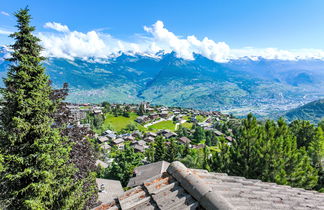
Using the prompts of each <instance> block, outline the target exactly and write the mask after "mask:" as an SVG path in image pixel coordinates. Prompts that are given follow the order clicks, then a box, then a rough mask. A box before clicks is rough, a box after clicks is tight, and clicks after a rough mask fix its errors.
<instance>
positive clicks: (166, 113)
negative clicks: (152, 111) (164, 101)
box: [160, 111, 169, 118]
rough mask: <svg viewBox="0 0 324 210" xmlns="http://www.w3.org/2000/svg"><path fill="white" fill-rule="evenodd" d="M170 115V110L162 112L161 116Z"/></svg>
mask: <svg viewBox="0 0 324 210" xmlns="http://www.w3.org/2000/svg"><path fill="white" fill-rule="evenodd" d="M168 116H169V112H168V111H162V112H161V113H160V117H163V118H167V117H168Z"/></svg>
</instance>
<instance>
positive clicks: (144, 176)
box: [127, 161, 170, 187]
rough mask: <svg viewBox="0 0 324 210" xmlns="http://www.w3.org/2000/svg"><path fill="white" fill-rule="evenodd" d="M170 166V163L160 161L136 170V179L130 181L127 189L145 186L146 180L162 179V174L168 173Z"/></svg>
mask: <svg viewBox="0 0 324 210" xmlns="http://www.w3.org/2000/svg"><path fill="white" fill-rule="evenodd" d="M169 165H170V163H168V162H166V161H159V162H155V163H151V164H148V165H143V166H139V167H137V168H135V170H134V174H135V177H133V178H131V179H130V180H129V182H128V184H127V187H135V186H138V185H141V184H143V183H144V182H145V181H146V180H148V179H150V178H152V177H156V176H158V177H160V176H161V175H162V173H164V172H166V170H167V168H168V166H169Z"/></svg>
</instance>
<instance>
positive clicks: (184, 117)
mask: <svg viewBox="0 0 324 210" xmlns="http://www.w3.org/2000/svg"><path fill="white" fill-rule="evenodd" d="M189 118H190V117H189V116H188V115H185V116H183V117H182V119H184V120H187V121H188V120H189Z"/></svg>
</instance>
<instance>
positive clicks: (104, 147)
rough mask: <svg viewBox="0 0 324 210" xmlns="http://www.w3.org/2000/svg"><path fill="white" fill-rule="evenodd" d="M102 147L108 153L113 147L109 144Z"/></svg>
mask: <svg viewBox="0 0 324 210" xmlns="http://www.w3.org/2000/svg"><path fill="white" fill-rule="evenodd" d="M100 147H101V149H103V150H106V151H110V150H111V146H110V145H109V144H107V143H104V144H101V145H100Z"/></svg>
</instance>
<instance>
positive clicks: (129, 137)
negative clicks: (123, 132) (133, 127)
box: [123, 136, 135, 141]
mask: <svg viewBox="0 0 324 210" xmlns="http://www.w3.org/2000/svg"><path fill="white" fill-rule="evenodd" d="M123 138H124V140H125V141H134V140H135V138H134V137H133V136H125V137H123Z"/></svg>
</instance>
